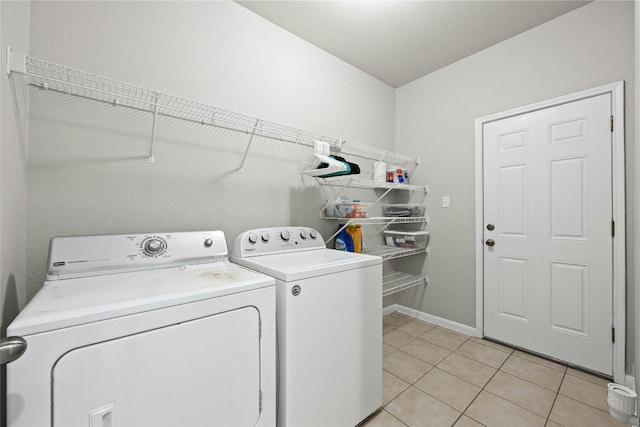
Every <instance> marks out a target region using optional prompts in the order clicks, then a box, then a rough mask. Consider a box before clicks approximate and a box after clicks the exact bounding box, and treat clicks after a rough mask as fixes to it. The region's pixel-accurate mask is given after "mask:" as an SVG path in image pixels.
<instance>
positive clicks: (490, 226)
mask: <svg viewBox="0 0 640 427" xmlns="http://www.w3.org/2000/svg"><path fill="white" fill-rule="evenodd" d="M495 229H496V226H495V225H493V224H487V230H489V231H493V230H495Z"/></svg>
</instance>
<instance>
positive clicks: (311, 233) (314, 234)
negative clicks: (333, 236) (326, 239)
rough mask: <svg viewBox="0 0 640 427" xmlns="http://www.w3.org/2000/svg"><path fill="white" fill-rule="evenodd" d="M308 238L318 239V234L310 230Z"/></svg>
mask: <svg viewBox="0 0 640 427" xmlns="http://www.w3.org/2000/svg"><path fill="white" fill-rule="evenodd" d="M309 236H311V238H312V239H315V238H316V237H318V233H316V230H311V231H310V232H309Z"/></svg>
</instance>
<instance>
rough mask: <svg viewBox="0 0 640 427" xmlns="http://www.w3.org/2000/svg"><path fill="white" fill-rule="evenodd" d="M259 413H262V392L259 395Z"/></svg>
mask: <svg viewBox="0 0 640 427" xmlns="http://www.w3.org/2000/svg"><path fill="white" fill-rule="evenodd" d="M258 411H259V412H262V390H260V393H259V394H258Z"/></svg>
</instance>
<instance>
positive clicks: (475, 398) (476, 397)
mask: <svg viewBox="0 0 640 427" xmlns="http://www.w3.org/2000/svg"><path fill="white" fill-rule="evenodd" d="M512 354H513V350H512V351H511V353H510V354H509V356H508V357H507V358H506V359H504V362H502V363H501V364H500V366H499V367H498V368H497V369H496V371H495V372H494V373H493V375H491V378H489V380H488V381H487V382H486V383H485V385H483V386H482V388H481V389H480V391H479V392H478V394H476V396H475V397H474V398H473V399H472V400H471V402H469V404H468V405H467V406H466V407H465V408H464V411H462V414H460V417H459V418H458V419H460V418H461V417H462V416H463V415H464V416H466V417H468V418H470V419H472V420H473V421H476V422H478V423H480V424H482V425H485V424H483V423H481V422H480V421H478V420H476V419H475V418H473V417H472V416H471V415H469V414H467V410H468V409H469V408H470V407H471V405H473V402H475V401H476V400H477V399H478V396H480V394H482V392H483V391H484V390H485V388H486V387H487V385H488V384H489V383H490V382H491V380H492V379H493V378H494V377H495V376H496V374H497V373H498V372H500V369H501V368H502V366H503V365H504V364H505V363H506V362H507V360H508V359H509V357H511V355H512ZM471 360H473V359H471ZM481 363H482V362H481ZM486 366H489V365H486ZM491 367H492V366H491ZM492 368H493V367H492ZM494 369H495V368H494ZM456 378H457V377H456ZM487 393H491V392H490V391H488V390H487ZM491 394H493V393H491ZM498 397H499V396H498ZM456 422H458V420H456ZM454 425H455V424H454Z"/></svg>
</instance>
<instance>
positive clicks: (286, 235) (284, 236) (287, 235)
mask: <svg viewBox="0 0 640 427" xmlns="http://www.w3.org/2000/svg"><path fill="white" fill-rule="evenodd" d="M280 237H282V240H284V241H287V240H289V238H290V237H291V234H290V233H289V232H288V231H287V230H284V231H282V232H280Z"/></svg>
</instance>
